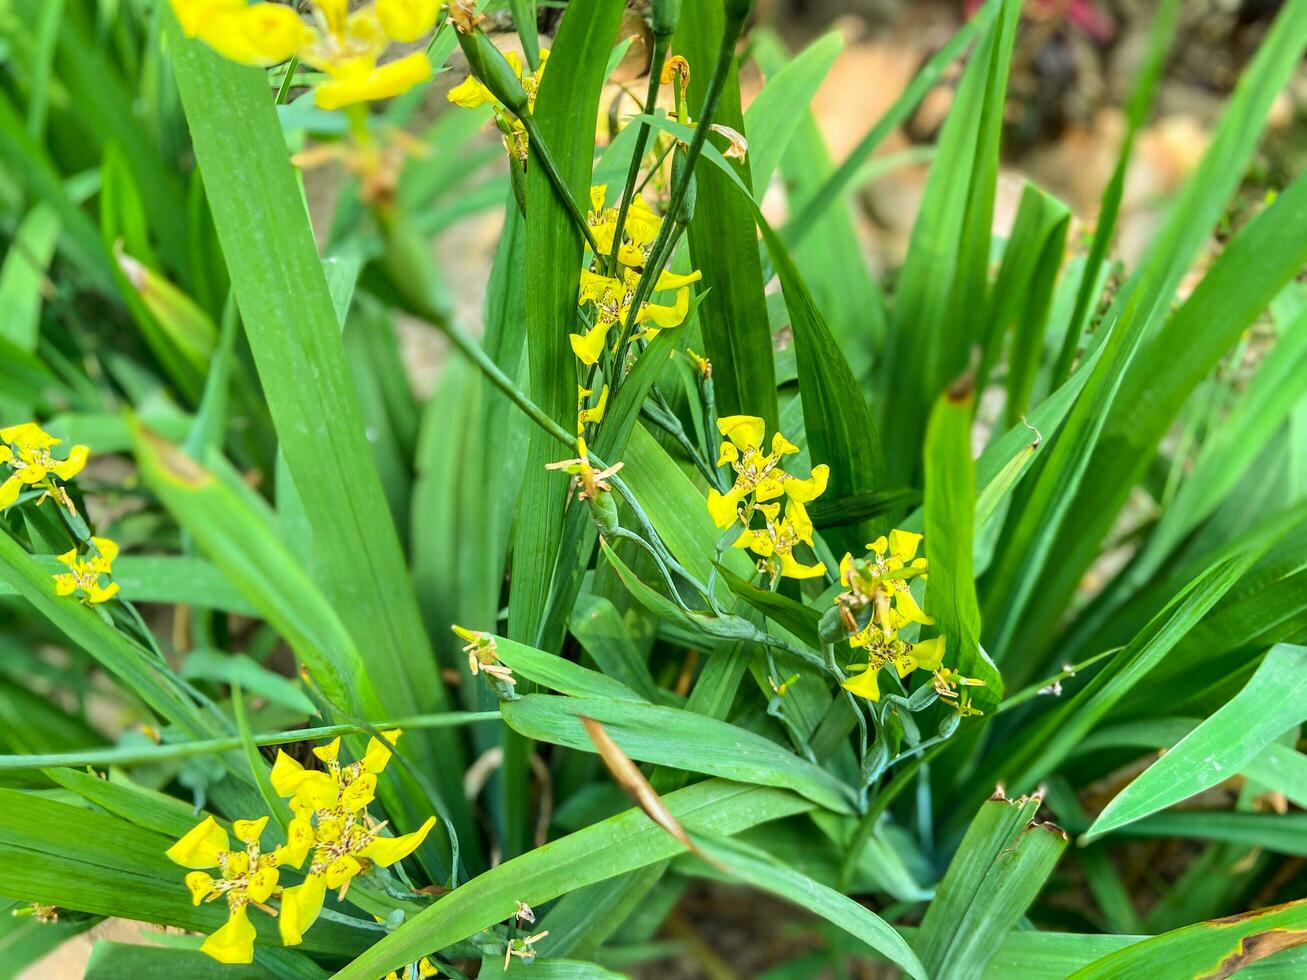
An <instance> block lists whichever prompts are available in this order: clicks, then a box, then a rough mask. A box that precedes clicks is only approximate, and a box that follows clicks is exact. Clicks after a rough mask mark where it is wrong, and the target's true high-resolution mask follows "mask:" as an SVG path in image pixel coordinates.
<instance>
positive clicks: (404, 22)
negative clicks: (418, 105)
mask: <svg viewBox="0 0 1307 980" xmlns="http://www.w3.org/2000/svg"><path fill="white" fill-rule="evenodd" d="M172 6H173V10H174V11H175V12H176V14H177V19H178V21H179V22H180V23H181V26H182V30H183V31H184V32H185V33H186V35H187V36H189V37H198V38H199V39H200V40H202V41H203V42H204V43H205V44H207V45H208V46H209V47H211V48H213V49H214V50H215V51H217V52H218V53H219V54H221V55H223V56H224V57H226V58H229V59H230V60H232V61H238V62H241V63H242V64H247V65H263V66H266V65H275V64H278V63H280V62H283V61H286V60H288V59H289V58H291V57H292V56H296V55H298V56H299V58H300V59H301V60H303V61H304V62H305V63H306V64H308V65H310V66H312V67H313V68H316V69H318V70H319V71H321V72H324V73H326V75H327V76H328V78H327V81H325V82H323V83H322V84H320V85H319V86H318V87H317V89H316V90H315V92H314V100H315V101H316V102H317V104H318V106H319V108H322V109H339V108H341V107H343V106H347V105H354V104H356V103H359V102H371V101H375V100H377V99H388V98H392V97H394V96H396V95H401V94H403V93H404V92H407V91H408V90H409V89H411V88H412V87H413V86H415V85H417V84H419V83H421V82H424V81H426V80H427V79H428V78H430V77H431V63H430V61H429V60H428V59H427V56H426V54H425V53H424V52H421V51H417V52H414V53H412V54H410V55H406V56H405V57H403V58H399V59H397V60H395V61H392V62H389V63H388V64H384V65H382V64H379V61H380V59H381V56H382V55H383V54H384V53H385V51H386V49H387V48H388V47H389V46H390V44H391V42H392V41H398V42H400V43H409V42H411V41H415V40H417V39H418V38H419V37H421V36H422V35H423V34H425V33H426V32H427V31H429V30H431V28H432V27H433V26H434V25H435V22H436V15H437V13H438V12H439V10H440V2H439V0H376V2H375V3H370V4H367V5H365V6H363V7H360V8H359V9H357V10H354V11H352V12H351V11H350V10H349V9H348V4H347V3H346V2H345V0H316V2H315V3H314V5H313V7H314V10H313V17H312V19H311V20H310V21H308V22H306V21H304V20H302V19H301V18H300V16H299V15H298V14H297V13H296V12H295V10H294V8H293V7H291V6H287V5H285V4H279V3H255V4H250V5H247V4H246V3H245V2H244V0H172Z"/></svg>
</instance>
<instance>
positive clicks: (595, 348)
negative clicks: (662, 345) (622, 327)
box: [569, 269, 701, 364]
mask: <svg viewBox="0 0 1307 980" xmlns="http://www.w3.org/2000/svg"><path fill="white" fill-rule="evenodd" d="M700 277H701V273H700V272H698V271H697V270H696V271H695V272H692V273H689V274H688V275H677V274H676V273H671V272H663V273H661V274H660V275H659V276H658V281H657V282H656V283H655V284H654V291H655V292H659V291H662V290H670V289H675V290H676V299H675V301H674V302H673V303H672V305H671V306H664V305H659V304H657V303H652V302H648V301H645V302H643V303H641V304H640V310H639V312H638V313H637V314H636V316H635V322H636V323H646V322H652V323H653V324H655V325H654V326H652V327H646V328H645V329H644V330H642V331H640V332H638V333H636V334H635V335H634V336H635V338H639V339H644V340H652V339H653V338H654V337H656V336H657V335H658V331H659V330H663V329H667V328H669V327H677V326H680V324H681V323H682V322H683V321H684V320H685V316H686V314H687V313H688V312H689V310H690V288H689V283H692V282H697V281H698V280H699V279H700ZM639 284H640V274H639V273H638V272H636V271H635V270H634V269H626V270H625V271H624V272H623V273H622V278H621V279H615V278H613V277H611V276H602V275H599V274H598V273H595V272H591V271H590V270H589V269H582V270H581V287H580V291H579V294H578V299H577V303H578V305H584V304H585V303H592V304H593V305H594V311H595V323H594V326H593V327H591V328H590V330H589V331H587V332H586V333H585V334H575V333H574V334H571V335H569V339H570V340H571V342H572V351H573V353H575V354H576V356H577V357H578V358H579V359H580V361H581V363H582V364H594V363H595V362H596V361H598V360H599V357H600V355H601V354H603V351H604V345H605V343H606V341H607V338H608V331H609V330H610V329H611V328H612V327H613V325H614V324H617V323H622V322H625V320H626V319H627V317H628V315H629V313H630V310H631V304H632V303H633V302H635V293H636V289H637V288H638V287H639Z"/></svg>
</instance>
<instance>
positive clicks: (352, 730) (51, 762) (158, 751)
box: [0, 711, 499, 771]
mask: <svg viewBox="0 0 1307 980" xmlns="http://www.w3.org/2000/svg"><path fill="white" fill-rule="evenodd" d="M498 718H499V712H498V711H463V712H460V711H446V712H442V713H440V714H434V715H415V716H413V717H411V718H400V719H397V720H395V721H385V722H378V723H377V724H375V725H372V724H364V725H324V726H322V727H320V728H299V729H296V730H295V731H291V732H273V733H271V734H267V735H255V736H253V739H252V740H253V742H254V744H255V745H284V744H286V743H288V742H302V741H305V740H307V739H317V738H333V737H335V736H336V735H358V734H362V733H364V732H367V731H370V730H372V729H383V728H451V727H454V726H457V725H471V724H475V723H476V722H481V721H495V720H497V719H498ZM242 744H243V742H242V739H241V737H240V736H239V735H233V736H229V737H227V738H210V739H203V740H197V741H193V742H171V743H168V744H166V745H154V746H149V747H146V748H130V747H129V748H112V749H84V750H82V751H80V752H61V753H57V754H53V755H0V771H8V770H16V769H49V768H52V767H55V766H76V767H79V768H80V767H82V766H130V765H147V764H149V763H153V762H162V761H164V760H165V759H188V758H191V757H192V756H197V755H211V754H214V753H218V752H228V751H230V750H232V749H239V748H240V747H241V745H242Z"/></svg>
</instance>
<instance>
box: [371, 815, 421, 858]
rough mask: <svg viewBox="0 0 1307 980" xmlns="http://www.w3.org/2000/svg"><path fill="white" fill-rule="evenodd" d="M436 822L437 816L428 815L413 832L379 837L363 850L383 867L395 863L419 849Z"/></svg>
mask: <svg viewBox="0 0 1307 980" xmlns="http://www.w3.org/2000/svg"><path fill="white" fill-rule="evenodd" d="M435 824H436V818H435V817H427V821H426V823H424V824H423V825H422V826H421V827H419V828H418V829H417V830H415V831H413V833H411V834H404V835H403V836H402V837H378V838H377V839H376V840H374V841H373V842H372V843H371V844H369V845H368V846H367V847H365V848H363V851H362V852H361V853H362V854H363V856H364V857H365V858H369V859H371V860H372V861H375V862H376V863H377V864H379V865H381V866H382V867H383V868H384V867H387V866H389V865H392V864H394V863H395V862H396V861H398V860H400V859H401V858H406V857H408V856H409V855H410V854H412V853H413V852H414V851H415V850H417V848H418V845H419V844H421V843H422V841H424V840H425V839H426V836H427V834H429V833H430V832H431V828H432V827H434V826H435Z"/></svg>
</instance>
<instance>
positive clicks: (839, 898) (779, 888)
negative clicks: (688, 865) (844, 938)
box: [691, 834, 927, 980]
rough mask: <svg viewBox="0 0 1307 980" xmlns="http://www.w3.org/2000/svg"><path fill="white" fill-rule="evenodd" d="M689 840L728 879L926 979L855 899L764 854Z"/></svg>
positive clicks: (725, 842) (712, 840)
mask: <svg viewBox="0 0 1307 980" xmlns="http://www.w3.org/2000/svg"><path fill="white" fill-rule="evenodd" d="M691 839H692V840H693V841H694V843H695V845H696V846H698V847H699V849H700V850H701V851H703V853H704V854H705V855H706V856H707V857H709V858H711V859H712V860H714V861H716V862H717V863H718V864H720V865H721V866H722V867H723V868H724V869H725V871H726V872H727V874H728V875H730V876H731V877H732V878H736V879H739V880H740V881H743V882H744V883H745V884H748V885H752V886H753V887H754V888H760V889H762V890H763V891H767V892H771V893H772V894H773V895H776V896H778V897H779V898H783V899H784V900H785V901H787V902H792V903H794V904H795V905H798V906H801V907H802V908H805V909H807V910H808V911H809V912H813V913H815V914H816V915H819V916H821V917H822V918H824V919H826V920H827V921H829V922H832V923H834V924H835V925H836V926H839V927H840V928H841V929H843V930H844V931H845V932H847V933H848V934H849V935H851V936H854V937H855V938H857V939H860V940H862V942H864V943H866V944H867V945H868V946H870V947H871V948H872V949H874V950H876V951H877V952H879V953H881V954H882V955H884V956H885V957H886V958H887V959H889V960H890V961H891V962H893V963H896V964H898V965H899V966H900V967H902V968H903V970H904V971H905V972H906V973H907V974H908V975H909V976H912V977H918V978H921V980H924V978H925V977H926V976H927V973H926V968H925V967H924V966H922V965H921V961H920V960H918V959H917V955H916V954H915V953H914V952H913V951H912V948H911V947H910V946H909V945H908V944H907V943H906V942H904V941H903V938H902V937H901V936H900V935H899V934H898V933H897V932H895V931H894V929H893V928H891V927H890V925H889V924H888V923H886V921H885V920H884V919H882V918H881V917H880V916H878V915H876V913H874V912H872V911H870V910H869V909H867V908H866V907H865V906H863V905H859V904H858V903H857V902H855V901H854V900H853V899H851V898H849V897H847V896H845V895H841V894H840V893H839V892H837V891H835V889H833V888H828V887H827V886H826V885H823V884H821V883H819V882H816V881H813V880H812V879H811V878H809V877H808V876H807V875H805V874H802V873H801V872H798V871H795V870H794V869H793V868H790V867H789V866H787V865H785V864H783V863H781V862H780V861H778V860H776V858H774V857H772V856H771V855H770V854H768V853H766V852H765V851H760V850H758V849H757V848H755V847H750V846H749V845H747V844H742V843H740V842H739V841H734V840H731V839H730V838H729V837H709V836H707V835H705V834H692V835H691Z"/></svg>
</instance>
